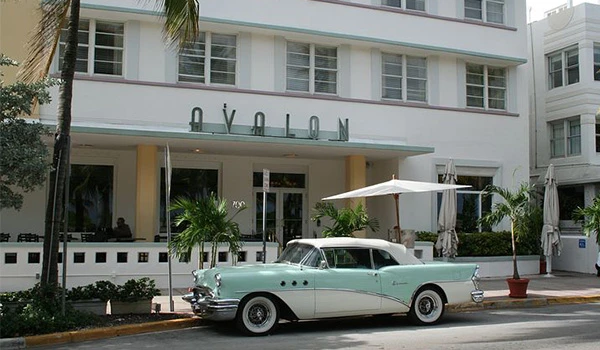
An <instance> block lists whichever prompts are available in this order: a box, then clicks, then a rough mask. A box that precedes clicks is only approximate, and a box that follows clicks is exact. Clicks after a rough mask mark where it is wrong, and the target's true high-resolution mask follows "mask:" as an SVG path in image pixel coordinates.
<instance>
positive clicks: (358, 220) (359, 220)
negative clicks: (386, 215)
mask: <svg viewBox="0 0 600 350" xmlns="http://www.w3.org/2000/svg"><path fill="white" fill-rule="evenodd" d="M314 211H315V214H314V215H313V216H312V218H311V220H312V221H319V220H321V219H322V218H323V217H329V218H330V219H331V220H332V221H333V226H325V228H324V229H323V232H322V235H323V237H354V235H353V232H355V231H361V230H364V229H366V228H370V229H371V230H373V231H374V232H377V231H378V230H379V221H378V220H377V219H375V218H369V215H368V214H367V211H366V210H365V209H364V207H363V205H362V204H361V203H358V205H357V206H356V207H355V208H354V209H353V208H342V209H336V207H335V206H333V204H331V203H325V202H318V203H317V204H315V208H314Z"/></svg>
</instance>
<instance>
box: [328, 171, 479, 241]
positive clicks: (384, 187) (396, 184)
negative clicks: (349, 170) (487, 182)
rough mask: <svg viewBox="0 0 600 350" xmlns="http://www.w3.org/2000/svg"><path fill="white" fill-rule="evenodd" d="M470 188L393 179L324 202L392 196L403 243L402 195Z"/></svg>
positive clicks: (398, 232) (329, 198)
mask: <svg viewBox="0 0 600 350" xmlns="http://www.w3.org/2000/svg"><path fill="white" fill-rule="evenodd" d="M464 187H470V186H464V185H450V184H439V183H434V182H422V181H409V180H397V179H394V178H392V179H391V180H390V181H386V182H381V183H378V184H375V185H371V186H367V187H363V188H359V189H356V190H352V191H349V192H344V193H340V194H336V195H335V196H330V197H325V198H323V200H324V201H327V200H333V199H347V198H360V197H374V196H382V195H392V196H393V197H394V202H395V204H396V227H397V228H398V231H397V234H398V241H399V242H401V240H400V238H402V237H400V236H401V232H402V231H401V230H400V216H399V211H398V202H399V197H400V194H402V193H418V192H436V191H444V190H451V189H456V188H464Z"/></svg>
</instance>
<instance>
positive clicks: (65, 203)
mask: <svg viewBox="0 0 600 350" xmlns="http://www.w3.org/2000/svg"><path fill="white" fill-rule="evenodd" d="M70 153H71V137H70V136H67V152H66V153H65V157H67V169H66V172H67V174H66V181H65V198H64V201H63V206H64V211H65V213H64V218H65V222H64V234H63V259H62V260H63V262H62V298H61V299H62V306H61V312H62V315H63V316H64V315H65V312H66V308H67V307H66V303H67V296H66V293H67V260H68V259H67V238H68V233H69V185H70V182H71V154H70Z"/></svg>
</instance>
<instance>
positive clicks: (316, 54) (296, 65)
mask: <svg viewBox="0 0 600 350" xmlns="http://www.w3.org/2000/svg"><path fill="white" fill-rule="evenodd" d="M286 58H287V63H286V89H287V90H288V91H303V92H314V93H326V94H336V93H337V69H338V68H337V64H338V63H337V62H338V59H337V48H336V47H331V46H322V45H312V44H305V43H296V42H288V43H287V54H286Z"/></svg>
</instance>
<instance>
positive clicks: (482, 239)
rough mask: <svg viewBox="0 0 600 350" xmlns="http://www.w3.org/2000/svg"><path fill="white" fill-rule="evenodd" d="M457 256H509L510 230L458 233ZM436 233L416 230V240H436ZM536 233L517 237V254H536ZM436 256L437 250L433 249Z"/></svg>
mask: <svg viewBox="0 0 600 350" xmlns="http://www.w3.org/2000/svg"><path fill="white" fill-rule="evenodd" d="M457 235H458V256H510V255H512V246H511V242H510V240H511V238H510V232H508V231H501V232H475V233H458V234H457ZM437 238H438V234H437V233H433V232H425V231H422V232H417V240H419V241H427V242H433V243H434V244H435V242H437ZM538 239H539V235H538V234H533V233H532V234H531V235H523V236H521V237H519V244H518V245H517V254H518V255H538V254H539V249H540V243H539V241H538ZM433 254H434V256H435V257H437V256H438V255H437V250H436V249H435V248H434V249H433Z"/></svg>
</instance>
